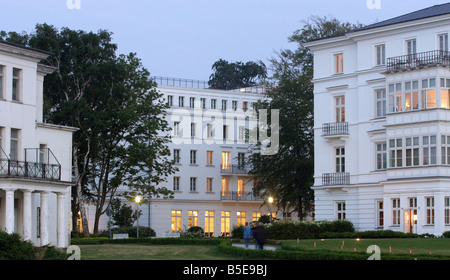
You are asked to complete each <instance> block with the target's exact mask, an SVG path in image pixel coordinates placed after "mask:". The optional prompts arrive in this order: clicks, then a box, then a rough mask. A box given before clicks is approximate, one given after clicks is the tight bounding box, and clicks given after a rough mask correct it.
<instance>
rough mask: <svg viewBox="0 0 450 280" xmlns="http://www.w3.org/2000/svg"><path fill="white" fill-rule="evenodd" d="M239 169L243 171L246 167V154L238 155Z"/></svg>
mask: <svg viewBox="0 0 450 280" xmlns="http://www.w3.org/2000/svg"><path fill="white" fill-rule="evenodd" d="M237 159H238V169H239V170H243V169H244V167H245V153H238V158H237Z"/></svg>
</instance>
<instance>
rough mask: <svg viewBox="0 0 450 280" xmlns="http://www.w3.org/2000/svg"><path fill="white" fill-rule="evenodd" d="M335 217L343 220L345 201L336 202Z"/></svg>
mask: <svg viewBox="0 0 450 280" xmlns="http://www.w3.org/2000/svg"><path fill="white" fill-rule="evenodd" d="M336 218H337V220H345V202H343V201H339V202H336Z"/></svg>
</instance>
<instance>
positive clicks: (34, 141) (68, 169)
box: [0, 42, 75, 247]
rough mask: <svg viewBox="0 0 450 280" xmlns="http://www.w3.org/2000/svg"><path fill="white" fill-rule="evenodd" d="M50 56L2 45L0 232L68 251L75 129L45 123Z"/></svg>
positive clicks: (0, 49) (0, 65)
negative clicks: (47, 59)
mask: <svg viewBox="0 0 450 280" xmlns="http://www.w3.org/2000/svg"><path fill="white" fill-rule="evenodd" d="M49 55H50V54H49V53H47V52H44V51H40V50H36V49H31V48H26V47H22V46H18V45H14V44H9V43H5V42H0V228H1V230H3V231H6V232H8V233H13V232H16V233H18V234H20V235H21V236H22V238H23V239H25V240H29V241H32V242H33V243H34V244H35V245H38V246H39V245H47V244H51V245H55V246H58V247H67V246H68V244H69V241H70V231H69V229H70V200H71V191H70V188H71V184H72V182H71V181H72V157H71V155H72V134H73V132H74V131H75V129H74V128H71V127H64V126H57V125H52V124H47V123H44V122H43V111H42V110H43V82H44V77H45V75H47V74H49V73H52V72H53V71H54V69H53V68H50V67H48V66H45V65H42V64H40V63H39V62H40V61H41V60H43V59H46V58H47V57H48V56H49Z"/></svg>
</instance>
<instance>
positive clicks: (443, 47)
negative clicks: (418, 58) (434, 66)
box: [438, 33, 448, 52]
mask: <svg viewBox="0 0 450 280" xmlns="http://www.w3.org/2000/svg"><path fill="white" fill-rule="evenodd" d="M438 41H439V50H440V51H444V52H448V34H447V33H445V34H439V35H438Z"/></svg>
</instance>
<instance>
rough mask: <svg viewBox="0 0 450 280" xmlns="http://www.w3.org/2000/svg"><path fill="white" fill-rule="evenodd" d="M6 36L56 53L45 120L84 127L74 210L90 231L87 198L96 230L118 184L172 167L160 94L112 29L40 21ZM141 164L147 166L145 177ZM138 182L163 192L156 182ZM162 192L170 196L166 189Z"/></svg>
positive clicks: (76, 156) (76, 149)
mask: <svg viewBox="0 0 450 280" xmlns="http://www.w3.org/2000/svg"><path fill="white" fill-rule="evenodd" d="M8 34H13V35H14V36H11V37H8ZM19 35H20V34H19ZM0 36H1V38H2V39H3V40H6V41H9V42H16V43H17V42H21V43H24V42H25V45H28V46H31V47H35V48H39V49H42V50H46V51H50V52H52V53H53V54H54V55H52V56H50V57H49V58H48V59H47V61H45V62H43V63H45V64H47V65H50V66H53V67H54V68H55V72H54V73H52V74H50V75H48V76H47V77H46V79H45V82H44V104H45V106H44V118H45V120H46V121H48V122H51V123H54V124H60V125H67V126H74V127H77V128H79V130H78V131H77V132H76V133H75V134H74V139H73V148H72V158H73V173H74V178H75V186H74V188H73V191H72V195H73V204H72V213H74V214H75V213H78V211H80V213H81V218H82V224H83V233H84V235H85V236H87V235H89V228H88V222H87V216H86V212H85V207H84V205H85V202H86V201H88V200H91V201H92V202H94V204H95V207H96V215H95V222H94V232H97V230H98V220H99V219H100V216H101V215H103V213H104V212H105V210H104V209H107V208H108V203H110V201H111V198H112V197H113V196H114V194H115V191H116V190H117V188H118V187H119V186H120V185H131V184H129V182H133V181H135V180H138V181H141V182H144V183H150V182H160V181H161V180H164V176H166V175H167V174H170V173H171V172H173V171H174V168H173V167H172V162H171V161H170V160H168V157H167V156H168V155H169V154H170V151H169V150H168V148H167V146H166V143H167V142H168V141H169V138H168V136H164V135H165V134H164V133H166V132H167V131H168V126H167V122H166V121H165V120H164V119H163V118H162V117H161V116H162V115H163V114H162V113H163V112H164V110H165V108H166V105H165V104H164V103H163V102H162V101H160V100H159V99H160V97H161V94H160V93H159V92H158V91H157V90H156V89H155V86H156V84H155V83H154V82H153V81H152V80H151V79H150V73H149V72H148V70H147V69H145V68H144V67H143V66H142V64H141V61H140V59H138V58H137V57H136V55H135V54H134V53H130V54H129V55H119V56H117V55H116V49H117V45H116V44H114V43H112V37H111V36H112V34H111V33H110V32H108V31H105V30H100V31H98V32H97V33H93V32H84V31H76V30H71V29H69V28H62V29H61V30H58V29H57V28H55V27H53V26H51V25H47V24H37V25H36V29H35V32H34V33H33V34H29V35H25V34H22V35H20V36H18V35H17V33H11V32H10V33H6V32H1V33H0ZM144 156H145V157H146V158H145V159H144V158H143V157H144ZM140 170H146V171H147V172H146V173H145V176H147V177H146V179H143V178H144V177H145V176H144V175H142V174H140V173H139V171H140ZM156 178H157V179H156ZM132 186H134V184H133V185H132ZM140 187H141V189H143V190H148V192H149V193H152V194H155V193H158V192H159V189H157V188H156V187H155V186H153V187H151V186H150V185H140ZM161 192H162V193H164V195H165V196H170V193H169V192H168V191H167V190H166V189H162V190H161ZM108 198H109V200H108ZM74 217H75V216H74ZM76 220H77V219H73V222H74V224H73V226H74V227H73V228H76Z"/></svg>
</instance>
